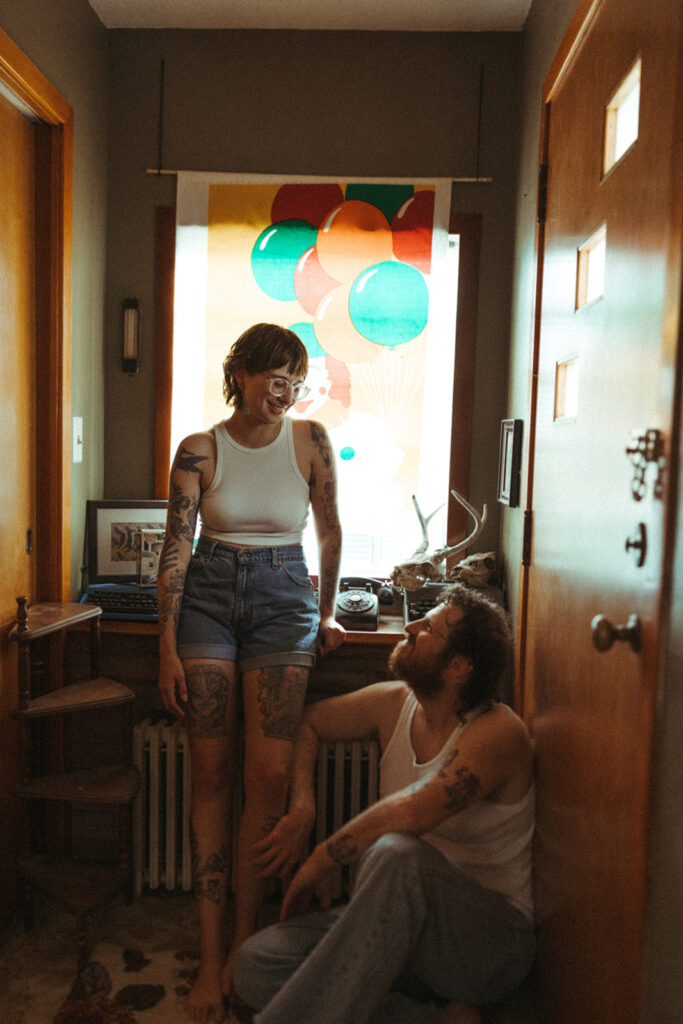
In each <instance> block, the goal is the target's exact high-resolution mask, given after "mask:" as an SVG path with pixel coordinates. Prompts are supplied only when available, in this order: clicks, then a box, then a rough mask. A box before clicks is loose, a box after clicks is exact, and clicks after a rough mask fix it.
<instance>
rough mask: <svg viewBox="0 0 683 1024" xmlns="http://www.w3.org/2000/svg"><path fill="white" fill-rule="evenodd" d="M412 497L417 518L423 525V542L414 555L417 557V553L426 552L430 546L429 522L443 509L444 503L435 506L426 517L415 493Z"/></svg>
mask: <svg viewBox="0 0 683 1024" xmlns="http://www.w3.org/2000/svg"><path fill="white" fill-rule="evenodd" d="M412 498H413V506H414V508H415V511H416V513H417V518H418V519H419V521H420V526H421V527H422V543H421V544H420V546H419V548H416V550H415V552H414V553H413V556H412V557H413V558H415V557H417V555H421V554H424V553H425V552H426V551H427V548H428V547H429V524H430V522H431V521H432V519H433V518H434V516H435V515H436V513H437V512H440V511H441V509H442V508H443V504H442V505H439V507H438V508H435V509H434V511H433V512H430V514H429V515H428V516H427V518H426V519H425V517H424V516H423V514H422V511H421V509H420V506H419V505H418V503H417V498H416V497H415V495H414V494H413V495H412Z"/></svg>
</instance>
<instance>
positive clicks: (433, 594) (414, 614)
mask: <svg viewBox="0 0 683 1024" xmlns="http://www.w3.org/2000/svg"><path fill="white" fill-rule="evenodd" d="M445 586H446V584H445V583H425V585H424V586H423V587H421V588H420V589H419V590H404V591H403V622H404V625H406V626H407V625H408V623H409V622H415V620H416V619H421V618H423V617H424V616H425V615H426V614H427V612H428V611H429V610H430V609H431V608H434V607H435V606H436V605H437V604H438V597H439V594H440V593H441V592H442V591H443V589H444V587H445Z"/></svg>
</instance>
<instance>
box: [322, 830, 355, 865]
mask: <svg viewBox="0 0 683 1024" xmlns="http://www.w3.org/2000/svg"><path fill="white" fill-rule="evenodd" d="M326 847H327V852H328V853H329V855H330V857H331V858H332V860H333V861H334V862H335V864H350V863H351V861H352V860H354V859H355V858H356V856H357V855H358V846H357V844H356V843H355V842H354V839H353V836H352V835H351V833H350V832H346V833H344V835H342V836H339V839H329V840H328V841H327V843H326Z"/></svg>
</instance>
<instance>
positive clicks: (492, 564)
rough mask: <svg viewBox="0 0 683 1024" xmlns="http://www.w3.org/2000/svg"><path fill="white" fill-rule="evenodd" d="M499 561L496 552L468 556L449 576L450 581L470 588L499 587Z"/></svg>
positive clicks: (454, 567) (455, 566)
mask: <svg viewBox="0 0 683 1024" xmlns="http://www.w3.org/2000/svg"><path fill="white" fill-rule="evenodd" d="M498 576H499V571H498V561H497V559H496V552H495V551H486V552H485V553H481V552H480V553H479V554H476V555H468V556H467V558H463V560H462V562H458V564H457V565H454V566H453V568H452V569H451V571H450V572H449V574H448V578H449V580H457V582H458V583H464V584H465V586H468V587H488V586H497V585H498V582H499V579H498Z"/></svg>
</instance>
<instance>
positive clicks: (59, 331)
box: [0, 29, 73, 601]
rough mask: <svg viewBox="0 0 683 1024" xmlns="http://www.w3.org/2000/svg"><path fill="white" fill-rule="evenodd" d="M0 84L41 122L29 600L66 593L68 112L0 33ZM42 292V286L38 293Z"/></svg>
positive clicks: (68, 475)
mask: <svg viewBox="0 0 683 1024" xmlns="http://www.w3.org/2000/svg"><path fill="white" fill-rule="evenodd" d="M0 80H2V82H3V83H4V84H5V85H6V86H7V87H8V88H9V90H10V91H11V92H12V93H14V94H15V95H16V96H17V97H18V98H19V99H20V100H21V101H22V102H23V103H24V104H25V105H26V106H27V107H28V108H29V109H30V110H31V111H32V112H33V113H34V114H35V116H36V117H37V118H38V119H39V121H41V122H42V124H41V125H39V126H38V128H37V133H36V135H37V143H36V146H37V152H36V157H37V159H36V168H37V172H38V171H40V172H41V174H40V178H37V181H36V229H37V230H36V235H37V237H36V242H37V245H36V251H37V254H38V255H37V261H36V275H37V278H38V280H39V281H40V284H41V287H39V288H36V307H37V308H36V366H37V373H36V407H37V409H39V410H40V412H39V415H37V417H36V421H37V422H36V435H37V436H36V455H37V464H36V472H37V478H38V480H39V481H40V484H41V486H40V490H39V500H38V502H37V513H36V529H35V538H34V541H35V551H36V594H35V599H36V600H42V601H46V600H47V601H49V600H52V601H64V600H68V599H69V597H70V593H71V523H70V517H71V302H72V292H71V282H72V266H71V264H72V251H73V243H72V204H73V198H72V197H73V111H72V109H71V107H70V105H69V104H68V103H67V102H66V100H65V99H64V98H63V97H62V96H61V94H60V93H59V92H58V91H57V89H55V87H54V86H53V85H52V84H51V83H50V82H49V81H48V80H47V78H45V76H44V75H43V74H42V72H40V71H39V70H38V68H37V67H36V66H35V65H34V64H33V63H32V61H31V60H29V58H28V57H27V56H26V54H24V53H23V52H22V51H21V50H20V49H19V47H18V46H17V45H16V44H15V43H14V42H13V41H12V39H10V37H9V36H8V35H7V34H6V33H5V32H3V31H2V30H1V29H0ZM45 285H46V287H45Z"/></svg>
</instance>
